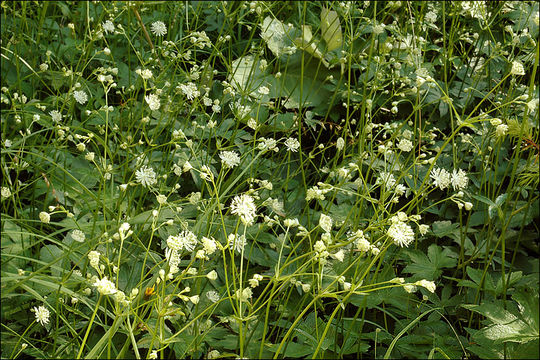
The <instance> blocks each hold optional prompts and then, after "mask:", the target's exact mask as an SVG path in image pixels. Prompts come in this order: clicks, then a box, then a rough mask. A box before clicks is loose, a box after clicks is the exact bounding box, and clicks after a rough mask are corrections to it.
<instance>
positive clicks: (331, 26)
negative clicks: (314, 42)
mask: <svg viewBox="0 0 540 360" xmlns="http://www.w3.org/2000/svg"><path fill="white" fill-rule="evenodd" d="M321 32H322V37H323V39H324V41H325V42H326V47H327V49H328V51H332V50H335V49H338V48H340V47H341V45H342V44H343V36H342V34H341V24H340V22H339V16H338V14H337V12H335V11H333V10H329V9H326V8H323V9H322V11H321Z"/></svg>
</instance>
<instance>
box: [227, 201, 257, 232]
mask: <svg viewBox="0 0 540 360" xmlns="http://www.w3.org/2000/svg"><path fill="white" fill-rule="evenodd" d="M231 213H232V214H234V215H237V216H238V217H240V220H241V221H242V223H243V224H244V225H247V226H249V225H252V224H253V222H254V221H255V218H256V217H257V206H256V205H255V201H254V200H253V197H251V196H250V195H248V194H242V195H239V196H238V195H237V196H235V197H234V199H233V200H232V202H231Z"/></svg>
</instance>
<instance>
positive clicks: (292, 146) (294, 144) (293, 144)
mask: <svg viewBox="0 0 540 360" xmlns="http://www.w3.org/2000/svg"><path fill="white" fill-rule="evenodd" d="M285 147H286V148H287V151H292V152H297V151H298V149H299V148H300V142H298V140H297V139H294V138H288V139H287V140H285Z"/></svg>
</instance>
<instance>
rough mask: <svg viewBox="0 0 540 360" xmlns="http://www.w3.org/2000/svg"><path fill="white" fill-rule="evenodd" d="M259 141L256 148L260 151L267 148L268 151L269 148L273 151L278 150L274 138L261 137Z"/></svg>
mask: <svg viewBox="0 0 540 360" xmlns="http://www.w3.org/2000/svg"><path fill="white" fill-rule="evenodd" d="M260 140H261V141H260V142H259V144H258V145H257V148H258V149H259V150H262V151H265V150H268V151H271V150H274V151H278V148H277V146H276V145H277V141H276V140H274V139H268V138H261V139H260Z"/></svg>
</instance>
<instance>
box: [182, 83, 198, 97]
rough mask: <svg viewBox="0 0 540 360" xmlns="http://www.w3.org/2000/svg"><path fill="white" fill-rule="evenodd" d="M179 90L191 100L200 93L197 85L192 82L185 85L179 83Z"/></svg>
mask: <svg viewBox="0 0 540 360" xmlns="http://www.w3.org/2000/svg"><path fill="white" fill-rule="evenodd" d="M180 90H181V91H182V93H183V94H184V95H186V97H187V98H188V99H189V100H193V99H195V98H196V97H198V96H199V95H201V92H200V91H199V90H198V88H197V85H195V84H194V83H192V82H190V83H187V84H186V85H184V84H182V85H180Z"/></svg>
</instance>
